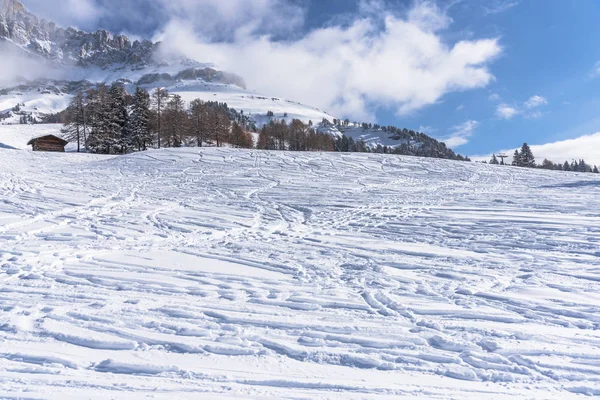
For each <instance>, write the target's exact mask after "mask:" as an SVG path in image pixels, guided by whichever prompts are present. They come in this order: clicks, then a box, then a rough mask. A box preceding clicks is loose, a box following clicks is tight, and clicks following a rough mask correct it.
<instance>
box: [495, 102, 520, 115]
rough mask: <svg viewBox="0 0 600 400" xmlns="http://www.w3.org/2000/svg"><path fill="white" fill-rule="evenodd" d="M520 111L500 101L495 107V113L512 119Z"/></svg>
mask: <svg viewBox="0 0 600 400" xmlns="http://www.w3.org/2000/svg"><path fill="white" fill-rule="evenodd" d="M520 113H521V111H519V110H518V109H516V108H515V107H512V106H509V105H508V104H505V103H502V104H499V105H498V107H496V115H497V116H498V117H500V118H502V119H512V118H513V117H514V116H515V115H519V114H520Z"/></svg>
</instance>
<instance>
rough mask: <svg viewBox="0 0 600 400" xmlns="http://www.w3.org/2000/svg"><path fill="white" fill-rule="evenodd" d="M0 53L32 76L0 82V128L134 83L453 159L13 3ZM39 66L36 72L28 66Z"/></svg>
mask: <svg viewBox="0 0 600 400" xmlns="http://www.w3.org/2000/svg"><path fill="white" fill-rule="evenodd" d="M0 54H6V56H7V57H8V58H9V59H10V60H12V59H13V58H14V59H19V60H21V61H22V60H23V59H25V60H26V62H25V66H24V68H23V70H25V71H29V70H33V71H35V73H34V75H33V76H22V75H21V74H15V76H14V77H13V78H12V79H11V80H9V82H8V83H5V84H4V85H2V84H1V82H2V80H1V79H0V123H4V124H15V123H19V122H20V121H21V120H23V119H26V120H27V119H29V120H34V119H35V120H37V121H39V120H40V119H42V117H43V116H44V115H47V114H50V113H57V112H60V111H62V110H64V109H65V108H66V107H67V105H68V104H69V102H70V101H71V99H72V97H73V96H74V94H75V93H76V92H78V91H80V90H82V89H86V88H89V87H93V86H94V85H97V84H99V83H107V84H112V83H114V82H119V83H122V84H123V85H124V86H125V88H126V89H127V90H128V91H129V92H130V93H132V92H133V91H134V90H135V87H136V86H141V87H144V88H146V89H148V90H149V91H152V90H153V89H154V88H157V87H162V88H166V89H167V90H168V91H169V92H170V93H172V94H178V95H180V96H181V97H182V98H183V99H184V100H185V101H186V102H190V101H192V100H194V99H202V100H204V101H218V102H221V103H227V104H228V106H229V107H230V108H233V109H236V110H237V111H243V112H244V114H245V115H248V116H251V118H252V119H253V120H254V122H256V125H257V126H259V127H260V126H261V125H263V124H265V123H267V122H269V121H270V120H271V119H277V120H281V119H285V120H287V121H288V122H291V121H292V120H293V119H299V120H301V121H303V122H305V123H309V122H310V121H312V122H313V123H314V124H315V125H316V127H317V129H318V130H319V131H321V132H326V133H329V134H331V135H332V136H334V137H340V136H341V135H342V134H343V135H346V136H348V137H351V138H353V139H354V140H358V139H360V140H362V141H363V142H364V143H366V144H367V146H369V147H371V148H377V147H379V146H387V147H390V148H394V147H401V146H403V145H410V146H411V147H412V148H413V149H417V152H414V151H408V152H404V154H414V155H425V154H422V152H419V151H418V149H423V148H430V149H431V148H433V151H430V152H429V153H430V154H432V155H434V156H440V157H442V158H455V155H454V153H453V152H452V151H451V150H450V149H447V148H446V147H445V146H444V145H443V144H441V143H439V142H437V141H435V140H433V139H431V138H429V137H427V136H425V135H422V134H413V135H403V136H399V135H395V134H393V133H391V132H389V131H387V130H386V129H381V128H371V127H370V128H368V129H364V128H363V127H362V126H360V125H359V124H350V125H345V126H341V124H339V123H338V124H331V123H328V122H324V123H321V122H322V121H324V120H327V121H330V122H333V121H334V120H338V119H337V118H335V117H334V116H331V115H329V114H328V113H327V112H325V111H324V110H320V109H318V108H315V107H310V106H307V105H304V104H301V103H298V102H294V101H290V100H285V99H282V98H280V97H277V96H269V95H264V94H261V93H257V92H255V91H253V90H250V89H248V88H247V87H246V84H245V82H244V80H243V79H242V78H241V77H239V76H237V75H235V74H232V73H229V72H226V71H221V70H219V68H218V67H217V66H215V65H213V64H211V63H202V62H199V61H194V60H190V59H189V58H186V57H183V56H177V55H173V52H172V51H171V49H170V46H169V43H152V42H150V41H148V40H141V41H140V40H134V41H132V40H130V39H129V38H128V37H127V36H124V35H118V34H117V35H111V33H109V32H108V31H106V30H99V31H97V32H85V31H82V30H78V29H74V28H66V29H65V28H62V27H60V26H57V25H56V24H55V23H53V22H49V21H45V20H43V19H40V18H38V17H36V16H35V15H33V14H31V13H30V12H28V11H27V10H26V9H25V7H24V6H23V5H22V4H21V3H20V2H19V1H18V0H0ZM40 63H41V64H43V65H44V68H43V69H42V71H39V68H35V65H38V64H40ZM268 115H269V116H268ZM338 121H339V120H338ZM436 154H437V155H436Z"/></svg>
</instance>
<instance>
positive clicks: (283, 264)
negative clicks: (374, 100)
mask: <svg viewBox="0 0 600 400" xmlns="http://www.w3.org/2000/svg"><path fill="white" fill-rule="evenodd" d="M0 157H1V158H2V160H3V162H2V168H1V169H0V199H2V201H0V249H1V250H2V251H0V282H2V290H1V291H0V293H1V294H0V306H1V308H2V310H3V312H2V313H0V398H28V399H36V398H40V399H41V398H44V399H47V398H52V399H69V398H72V399H76V398H90V399H95V398H97V399H103V398H127V399H137V398H140V399H142V398H148V396H151V397H152V398H161V399H163V398H164V399H172V398H177V399H197V398H253V399H254V398H278V399H280V398H331V399H333V398H337V399H364V398H382V399H383V398H394V399H396V398H407V399H408V398H410V399H414V398H423V399H448V398H460V399H482V398H485V399H509V398H510V399H515V398H523V399H525V398H527V399H531V398H536V399H538V398H544V399H566V398H575V396H576V394H588V395H600V391H599V390H598V377H599V376H600V368H599V365H600V349H599V347H598V342H599V341H600V329H599V328H600V317H599V315H600V306H599V304H600V278H599V271H600V253H599V251H598V249H599V248H600V212H599V211H598V207H597V206H596V204H597V198H598V190H599V188H600V180H599V179H598V178H597V177H596V176H595V175H592V174H576V173H560V172H548V171H538V170H529V169H527V170H524V169H518V168H513V167H502V166H490V165H481V164H473V163H461V162H452V161H445V160H435V159H420V158H412V157H398V156H388V155H380V154H339V153H322V154H321V153H291V152H263V151H242V150H232V149H214V148H212V149H178V150H162V151H150V152H145V153H137V154H132V155H128V156H121V157H112V156H108V157H103V156H92V155H86V154H69V153H67V154H44V153H33V152H30V151H21V150H4V149H0Z"/></svg>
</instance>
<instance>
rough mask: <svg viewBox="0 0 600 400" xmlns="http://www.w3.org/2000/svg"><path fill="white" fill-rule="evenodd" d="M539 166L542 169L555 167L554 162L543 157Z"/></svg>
mask: <svg viewBox="0 0 600 400" xmlns="http://www.w3.org/2000/svg"><path fill="white" fill-rule="evenodd" d="M540 168H543V169H556V168H555V166H554V163H553V162H552V161H550V160H548V159H547V158H544V161H543V162H542V165H540Z"/></svg>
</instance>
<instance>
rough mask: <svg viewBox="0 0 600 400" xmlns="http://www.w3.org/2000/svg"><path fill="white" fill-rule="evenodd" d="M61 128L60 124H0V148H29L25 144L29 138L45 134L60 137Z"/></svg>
mask: <svg viewBox="0 0 600 400" xmlns="http://www.w3.org/2000/svg"><path fill="white" fill-rule="evenodd" d="M61 128H62V125H60V124H39V125H0V148H4V149H22V150H27V149H31V146H27V143H29V141H30V140H31V139H33V138H36V137H40V136H45V135H54V136H58V137H62V134H61V133H60V130H61ZM68 146H69V147H70V146H71V145H70V144H69V145H68Z"/></svg>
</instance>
